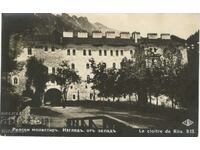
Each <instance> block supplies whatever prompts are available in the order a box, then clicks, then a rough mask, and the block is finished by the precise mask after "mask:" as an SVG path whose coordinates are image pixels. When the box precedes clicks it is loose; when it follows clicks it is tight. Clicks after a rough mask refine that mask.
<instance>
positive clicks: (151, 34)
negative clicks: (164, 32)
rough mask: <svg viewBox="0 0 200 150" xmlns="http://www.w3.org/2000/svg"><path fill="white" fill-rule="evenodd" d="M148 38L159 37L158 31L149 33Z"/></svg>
mask: <svg viewBox="0 0 200 150" xmlns="http://www.w3.org/2000/svg"><path fill="white" fill-rule="evenodd" d="M147 38H148V39H157V38H158V34H157V33H148V34H147Z"/></svg>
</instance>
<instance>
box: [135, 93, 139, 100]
mask: <svg viewBox="0 0 200 150" xmlns="http://www.w3.org/2000/svg"><path fill="white" fill-rule="evenodd" d="M134 95H135V100H136V101H138V99H137V94H136V93H135V94H134Z"/></svg>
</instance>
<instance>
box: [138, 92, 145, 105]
mask: <svg viewBox="0 0 200 150" xmlns="http://www.w3.org/2000/svg"><path fill="white" fill-rule="evenodd" d="M138 103H139V104H140V105H146V104H147V92H146V90H144V89H142V90H140V91H138Z"/></svg>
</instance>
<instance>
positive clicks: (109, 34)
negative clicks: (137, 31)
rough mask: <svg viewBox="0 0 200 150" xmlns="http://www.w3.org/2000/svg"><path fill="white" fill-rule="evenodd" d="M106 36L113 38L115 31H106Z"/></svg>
mask: <svg viewBox="0 0 200 150" xmlns="http://www.w3.org/2000/svg"><path fill="white" fill-rule="evenodd" d="M106 38H108V39H114V38H115V32H114V31H107V32H106Z"/></svg>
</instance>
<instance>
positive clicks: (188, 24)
mask: <svg viewBox="0 0 200 150" xmlns="http://www.w3.org/2000/svg"><path fill="white" fill-rule="evenodd" d="M70 15H76V16H85V17H87V18H88V20H89V21H90V22H92V23H95V22H100V23H102V24H104V25H106V26H108V27H110V28H114V29H117V30H119V31H129V32H133V31H139V32H140V33H141V35H142V36H146V34H147V33H152V32H156V33H158V34H160V33H170V34H174V35H177V36H179V37H181V38H187V37H188V36H189V35H191V34H193V33H194V32H195V31H197V30H198V29H199V28H200V14H130V13H129V14H117V13H115V14H103V13H102V14H100V13H99V14H97V13H96V14H95V13H82V14H70Z"/></svg>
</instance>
